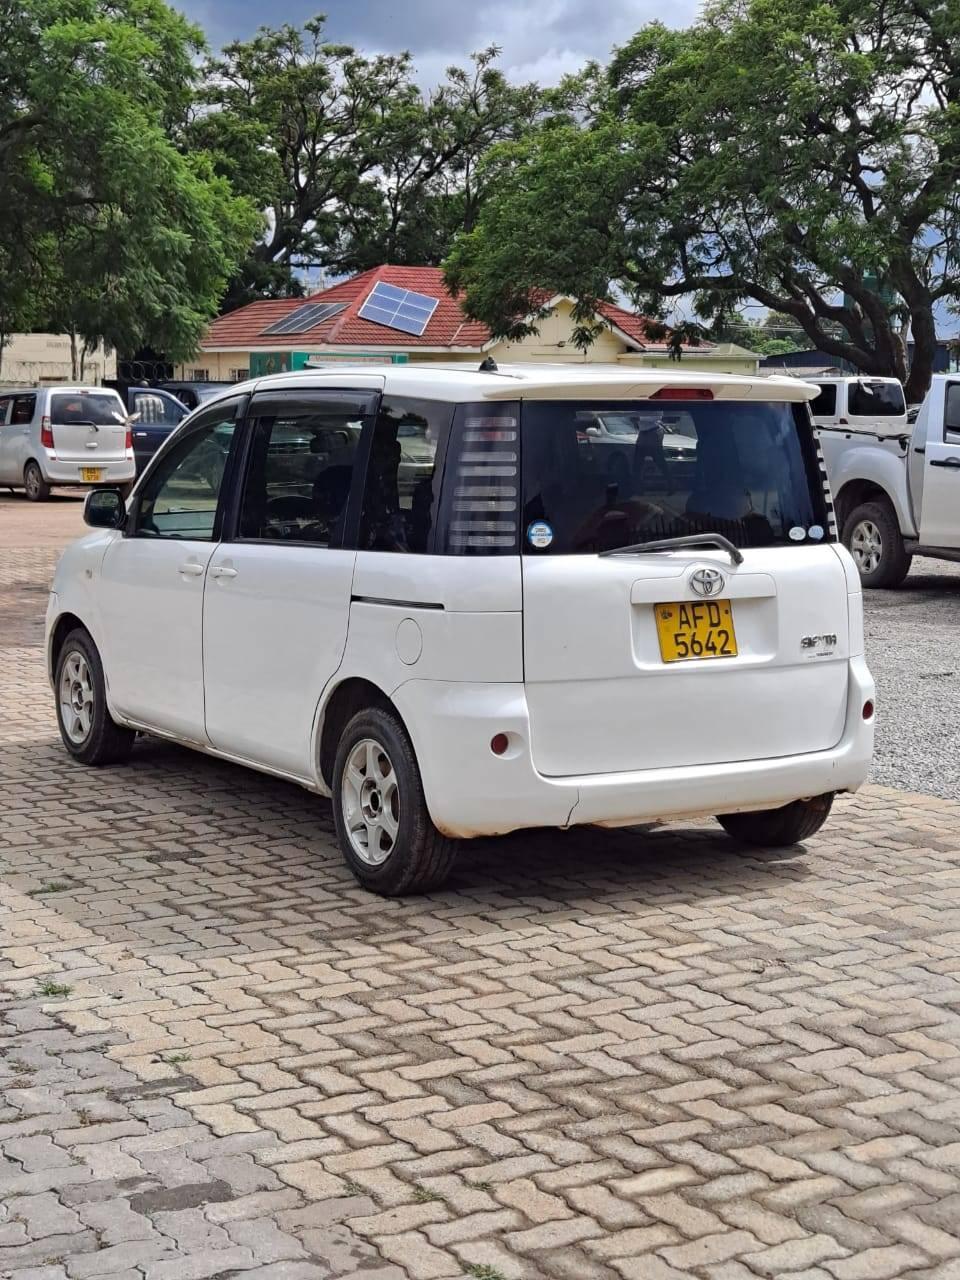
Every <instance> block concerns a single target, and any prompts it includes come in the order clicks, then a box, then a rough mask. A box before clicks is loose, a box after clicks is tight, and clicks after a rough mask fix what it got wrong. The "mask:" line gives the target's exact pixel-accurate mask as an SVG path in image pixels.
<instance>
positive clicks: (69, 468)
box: [0, 386, 136, 502]
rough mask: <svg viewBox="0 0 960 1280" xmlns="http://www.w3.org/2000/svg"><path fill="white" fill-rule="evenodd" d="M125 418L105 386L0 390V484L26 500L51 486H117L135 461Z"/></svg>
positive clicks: (38, 496)
mask: <svg viewBox="0 0 960 1280" xmlns="http://www.w3.org/2000/svg"><path fill="white" fill-rule="evenodd" d="M131 421H132V419H130V418H129V417H128V415H127V410H126V408H125V407H124V403H123V401H122V400H121V399H120V397H119V395H118V394H117V393H116V391H114V390H112V389H111V388H110V387H73V386H64V387H23V388H22V389H10V390H7V389H6V388H5V389H4V390H3V391H2V393H0V485H4V486H7V487H9V488H11V489H23V490H24V492H25V493H26V495H27V497H28V498H29V499H30V501H31V502H42V501H43V500H44V499H45V498H49V496H50V489H51V487H52V486H53V485H57V486H63V485H70V486H79V485H94V484H104V485H114V484H116V485H122V484H126V483H127V482H129V481H131V480H133V478H134V476H135V475H136V463H135V461H134V453H133V436H132V432H131Z"/></svg>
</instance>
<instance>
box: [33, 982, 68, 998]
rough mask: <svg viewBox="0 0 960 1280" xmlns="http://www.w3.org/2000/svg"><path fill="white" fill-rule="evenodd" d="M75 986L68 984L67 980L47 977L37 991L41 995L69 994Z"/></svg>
mask: <svg viewBox="0 0 960 1280" xmlns="http://www.w3.org/2000/svg"><path fill="white" fill-rule="evenodd" d="M72 990H73V987H71V986H68V985H67V983H65V982H54V981H53V979H52V978H47V979H46V980H45V981H43V982H41V983H40V984H39V985H38V987H37V992H38V994H39V995H41V996H68V995H69V994H70V992H71V991H72Z"/></svg>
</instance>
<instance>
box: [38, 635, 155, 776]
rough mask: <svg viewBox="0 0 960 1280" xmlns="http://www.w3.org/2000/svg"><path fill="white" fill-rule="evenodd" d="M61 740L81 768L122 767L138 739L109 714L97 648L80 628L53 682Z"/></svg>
mask: <svg viewBox="0 0 960 1280" xmlns="http://www.w3.org/2000/svg"><path fill="white" fill-rule="evenodd" d="M54 687H55V689H56V691H57V723H58V725H59V726H60V737H61V738H62V739H63V745H64V746H65V747H66V748H67V750H68V751H69V752H70V754H71V755H72V756H73V758H74V760H79V761H80V763H81V764H90V765H104V764H119V763H120V762H121V761H123V760H126V758H127V756H128V755H129V754H130V750H131V748H132V747H133V740H134V737H135V736H136V735H135V734H134V732H133V730H132V729H125V728H123V726H122V725H119V724H116V723H115V721H114V720H113V719H112V718H111V716H110V712H109V711H108V710H107V690H106V683H105V681H104V678H103V665H102V663H101V661H100V654H99V652H98V651H97V646H96V645H95V644H94V643H93V640H92V639H91V637H90V635H89V633H88V632H86V631H83V630H81V629H80V628H79V627H78V628H77V629H76V630H74V631H71V632H70V633H69V635H68V636H67V638H66V639H65V640H64V642H63V645H62V647H61V649H60V654H59V656H58V658H57V667H56V673H55V678H54Z"/></svg>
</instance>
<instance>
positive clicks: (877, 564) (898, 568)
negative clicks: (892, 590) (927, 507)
mask: <svg viewBox="0 0 960 1280" xmlns="http://www.w3.org/2000/svg"><path fill="white" fill-rule="evenodd" d="M842 537H843V543H844V546H845V547H846V548H847V550H848V551H849V552H850V554H851V555H852V556H853V559H854V562H855V564H856V566H857V569H858V570H859V572H860V581H861V583H862V584H863V585H864V587H899V585H900V583H901V582H902V581H903V580H904V578H905V577H906V576H907V574H908V573H909V571H910V562H911V560H912V559H913V556H911V555H910V554H909V553H908V552H907V550H906V548H905V547H904V545H903V536H902V535H901V533H900V526H899V524H898V523H897V513H896V512H895V511H894V509H893V507H892V506H891V505H890V503H889V502H888V501H887V500H886V498H877V499H875V500H874V501H873V502H863V503H861V504H860V506H859V507H854V509H853V510H852V511H851V512H850V514H849V515H848V516H847V518H846V520H845V521H844V522H843V535H842Z"/></svg>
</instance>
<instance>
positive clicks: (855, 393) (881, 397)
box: [847, 381, 907, 418]
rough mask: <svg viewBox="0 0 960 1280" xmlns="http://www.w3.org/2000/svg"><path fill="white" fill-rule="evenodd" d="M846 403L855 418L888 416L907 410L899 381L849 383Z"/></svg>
mask: <svg viewBox="0 0 960 1280" xmlns="http://www.w3.org/2000/svg"><path fill="white" fill-rule="evenodd" d="M847 404H848V407H849V410H850V412H851V413H852V414H853V415H854V416H855V417H857V418H890V417H894V416H896V415H898V414H901V413H906V411H907V405H906V401H905V400H904V398H903V387H901V385H900V383H899V382H867V381H861V382H854V383H851V385H850V394H849V397H848V399H847Z"/></svg>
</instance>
